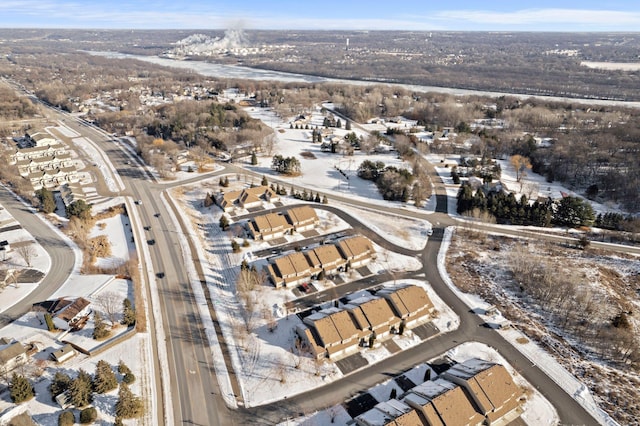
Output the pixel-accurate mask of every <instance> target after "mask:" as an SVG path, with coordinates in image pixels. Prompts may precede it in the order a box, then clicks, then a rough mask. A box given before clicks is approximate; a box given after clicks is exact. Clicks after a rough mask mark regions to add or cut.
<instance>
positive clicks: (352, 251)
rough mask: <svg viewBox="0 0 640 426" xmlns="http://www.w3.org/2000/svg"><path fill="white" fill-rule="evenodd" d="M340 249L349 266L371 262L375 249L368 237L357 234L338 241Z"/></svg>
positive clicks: (353, 266) (357, 266)
mask: <svg viewBox="0 0 640 426" xmlns="http://www.w3.org/2000/svg"><path fill="white" fill-rule="evenodd" d="M338 250H340V252H341V253H342V257H344V259H345V260H346V261H347V263H348V265H349V267H351V268H359V267H360V266H363V265H366V264H367V263H369V261H370V260H371V258H372V257H373V255H374V254H375V250H374V248H373V243H372V242H371V241H369V239H368V238H367V237H363V236H362V235H356V236H353V237H348V238H344V239H342V240H340V241H338Z"/></svg>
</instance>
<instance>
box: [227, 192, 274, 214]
mask: <svg viewBox="0 0 640 426" xmlns="http://www.w3.org/2000/svg"><path fill="white" fill-rule="evenodd" d="M278 200H280V197H279V196H278V194H276V192H275V191H274V190H273V189H271V188H269V187H268V186H255V187H253V188H245V189H243V190H239V191H229V192H226V193H220V194H218V196H217V197H216V204H217V205H218V206H220V208H221V209H222V210H223V211H225V212H229V211H233V210H234V209H250V208H253V207H258V206H261V205H262V203H263V202H266V203H273V202H276V201H278Z"/></svg>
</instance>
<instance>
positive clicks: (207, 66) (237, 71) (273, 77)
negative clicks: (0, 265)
mask: <svg viewBox="0 0 640 426" xmlns="http://www.w3.org/2000/svg"><path fill="white" fill-rule="evenodd" d="M84 52H85V53H89V54H91V55H97V56H104V57H107V58H113V59H137V60H139V61H144V62H150V63H153V64H156V65H161V66H165V67H171V68H179V69H183V70H190V71H193V72H196V73H198V74H201V75H204V76H207V77H217V78H232V79H238V80H260V81H280V82H285V83H289V82H294V83H295V82H300V83H328V82H330V83H341V84H355V85H378V84H382V85H384V84H386V85H389V86H394V87H401V88H404V89H406V90H409V91H413V92H423V93H427V92H436V93H447V94H450V95H458V96H468V95H477V96H489V97H495V98H497V97H500V96H513V97H517V98H520V99H527V98H537V99H544V100H549V101H557V102H569V103H581V104H587V105H610V106H618V107H627V108H640V102H627V101H613V100H603V99H583V98H566V97H560V96H542V95H523V94H522V93H505V92H492V91H484V90H468V89H456V88H452V87H437V86H421V85H415V84H400V83H384V82H378V81H366V80H346V79H338V78H327V77H321V76H315V75H305V74H295V73H288V72H282V71H270V70H264V69H259V68H250V67H245V66H240V65H226V64H216V63H213V62H205V61H185V60H178V59H169V58H161V57H158V56H143V55H130V54H127V53H119V52H100V51H84Z"/></svg>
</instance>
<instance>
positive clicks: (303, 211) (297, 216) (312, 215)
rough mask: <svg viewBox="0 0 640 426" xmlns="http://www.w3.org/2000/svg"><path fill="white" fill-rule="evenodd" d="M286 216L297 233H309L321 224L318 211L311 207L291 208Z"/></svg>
mask: <svg viewBox="0 0 640 426" xmlns="http://www.w3.org/2000/svg"><path fill="white" fill-rule="evenodd" d="M286 215H287V218H288V219H289V223H290V224H291V226H293V229H294V230H295V231H296V232H304V231H309V230H311V229H313V228H315V227H316V226H318V225H319V224H320V219H318V215H317V214H316V210H315V209H314V208H312V207H310V206H301V207H294V208H291V209H289V210H287V213H286Z"/></svg>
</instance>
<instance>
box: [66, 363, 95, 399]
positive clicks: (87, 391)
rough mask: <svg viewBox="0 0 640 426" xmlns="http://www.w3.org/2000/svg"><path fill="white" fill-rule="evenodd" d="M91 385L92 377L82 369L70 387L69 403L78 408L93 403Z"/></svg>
mask: <svg viewBox="0 0 640 426" xmlns="http://www.w3.org/2000/svg"><path fill="white" fill-rule="evenodd" d="M91 388H92V385H91V375H90V374H89V373H87V372H86V371H84V370H83V369H80V371H79V372H78V377H76V378H75V379H74V380H73V381H72V382H71V385H70V386H69V402H71V404H73V405H75V406H76V407H84V406H85V405H89V404H90V403H91V401H93V393H92V389H91Z"/></svg>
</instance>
